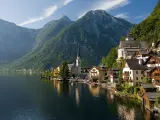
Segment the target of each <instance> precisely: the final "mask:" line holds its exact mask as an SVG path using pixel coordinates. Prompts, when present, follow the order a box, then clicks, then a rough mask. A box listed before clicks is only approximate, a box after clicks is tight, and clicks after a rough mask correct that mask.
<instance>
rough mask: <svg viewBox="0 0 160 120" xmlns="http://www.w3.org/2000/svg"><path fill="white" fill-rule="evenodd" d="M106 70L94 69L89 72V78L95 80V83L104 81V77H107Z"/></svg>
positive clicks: (102, 68) (101, 68)
mask: <svg viewBox="0 0 160 120" xmlns="http://www.w3.org/2000/svg"><path fill="white" fill-rule="evenodd" d="M106 73H107V72H106V68H104V67H93V68H92V69H91V70H90V71H89V78H90V79H91V80H93V81H94V82H96V81H100V82H101V81H103V80H104V77H106V76H107V75H106Z"/></svg>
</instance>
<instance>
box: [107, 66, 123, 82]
mask: <svg viewBox="0 0 160 120" xmlns="http://www.w3.org/2000/svg"><path fill="white" fill-rule="evenodd" d="M119 72H120V70H119V69H110V70H109V71H108V73H107V75H108V80H109V81H110V82H111V83H117V82H118V79H119Z"/></svg>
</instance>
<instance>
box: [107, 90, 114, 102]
mask: <svg viewBox="0 0 160 120" xmlns="http://www.w3.org/2000/svg"><path fill="white" fill-rule="evenodd" d="M106 95H107V99H108V100H107V101H108V102H109V103H113V102H114V95H113V94H112V93H111V92H109V91H107V92H106Z"/></svg>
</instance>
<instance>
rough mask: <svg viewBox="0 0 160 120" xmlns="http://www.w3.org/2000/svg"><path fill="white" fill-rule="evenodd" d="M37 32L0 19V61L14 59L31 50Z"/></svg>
mask: <svg viewBox="0 0 160 120" xmlns="http://www.w3.org/2000/svg"><path fill="white" fill-rule="evenodd" d="M38 32H39V30H34V29H27V28H23V27H19V26H17V25H16V24H14V23H10V22H7V21H4V20H0V62H3V61H12V60H16V59H18V58H20V57H22V56H23V55H25V54H26V53H28V52H29V51H31V49H32V48H33V46H34V44H35V39H36V36H37V34H38Z"/></svg>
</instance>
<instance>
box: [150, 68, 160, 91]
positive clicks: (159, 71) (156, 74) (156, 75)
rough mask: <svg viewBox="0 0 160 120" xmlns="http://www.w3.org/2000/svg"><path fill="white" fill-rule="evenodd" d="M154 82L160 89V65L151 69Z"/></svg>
mask: <svg viewBox="0 0 160 120" xmlns="http://www.w3.org/2000/svg"><path fill="white" fill-rule="evenodd" d="M150 75H151V78H152V82H153V84H154V85H155V86H156V87H157V88H158V89H159V90H160V67H155V68H154V69H152V71H150Z"/></svg>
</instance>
